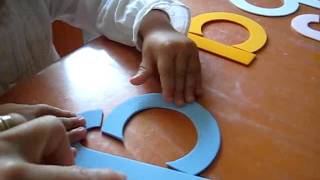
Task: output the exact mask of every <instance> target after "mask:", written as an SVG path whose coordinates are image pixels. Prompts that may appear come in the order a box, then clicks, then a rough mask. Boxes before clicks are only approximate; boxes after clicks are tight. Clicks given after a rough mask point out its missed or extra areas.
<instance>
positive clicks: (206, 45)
mask: <svg viewBox="0 0 320 180" xmlns="http://www.w3.org/2000/svg"><path fill="white" fill-rule="evenodd" d="M188 37H189V38H190V39H191V40H193V41H194V42H195V43H196V44H197V46H198V48H200V49H203V50H205V51H209V52H212V53H215V54H218V55H220V56H223V57H226V58H229V59H231V60H234V61H236V62H238V63H242V64H245V65H249V64H250V63H251V62H252V61H253V60H254V58H255V57H256V55H255V54H253V53H251V52H248V51H244V50H241V49H238V48H235V47H232V46H229V45H225V44H222V43H219V42H217V41H213V40H210V39H207V38H204V37H202V36H199V35H195V34H192V33H188Z"/></svg>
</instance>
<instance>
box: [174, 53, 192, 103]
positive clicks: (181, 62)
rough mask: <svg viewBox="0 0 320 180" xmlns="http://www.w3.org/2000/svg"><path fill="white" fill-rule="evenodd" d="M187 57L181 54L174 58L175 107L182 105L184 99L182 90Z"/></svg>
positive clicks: (185, 54) (186, 54)
mask: <svg viewBox="0 0 320 180" xmlns="http://www.w3.org/2000/svg"><path fill="white" fill-rule="evenodd" d="M188 60H189V55H188V53H186V52H181V53H180V54H179V55H178V56H177V58H176V62H175V63H176V68H175V94H174V97H175V103H176V104H177V105H183V104H184V103H185V99H184V88H185V80H186V75H187V74H186V73H187V65H188Z"/></svg>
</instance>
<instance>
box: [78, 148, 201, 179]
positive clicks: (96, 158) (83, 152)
mask: <svg viewBox="0 0 320 180" xmlns="http://www.w3.org/2000/svg"><path fill="white" fill-rule="evenodd" d="M75 147H76V148H77V149H78V151H77V157H76V160H75V163H76V165H78V166H80V167H84V168H94V169H95V168H98V169H99V168H100V169H101V168H110V169H112V170H114V171H118V172H121V173H123V174H126V175H127V179H128V180H142V179H146V180H180V179H181V180H206V178H202V177H198V176H193V175H189V174H185V173H181V172H178V171H175V170H171V169H167V168H163V167H159V166H155V165H151V164H147V163H143V162H139V161H135V160H131V159H127V158H123V157H119V156H114V155H111V154H107V153H102V152H98V151H95V150H91V149H88V148H86V147H84V146H82V145H81V144H77V145H76V146H75Z"/></svg>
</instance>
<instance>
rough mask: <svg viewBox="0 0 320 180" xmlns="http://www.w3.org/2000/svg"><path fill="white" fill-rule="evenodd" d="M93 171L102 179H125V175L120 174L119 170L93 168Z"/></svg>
mask: <svg viewBox="0 0 320 180" xmlns="http://www.w3.org/2000/svg"><path fill="white" fill-rule="evenodd" d="M95 171H96V173H97V174H99V175H100V177H102V178H103V179H112V180H126V179H127V177H126V176H125V175H124V174H122V173H120V172H115V171H111V170H109V169H99V170H95Z"/></svg>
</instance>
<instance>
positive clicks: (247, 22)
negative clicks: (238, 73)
mask: <svg viewBox="0 0 320 180" xmlns="http://www.w3.org/2000/svg"><path fill="white" fill-rule="evenodd" d="M221 20H225V21H230V22H233V23H237V24H240V25H242V26H243V27H245V28H246V29H247V30H248V31H249V34H250V37H249V39H248V40H247V41H245V42H243V43H241V44H236V45H232V46H229V45H225V44H222V43H219V42H217V41H213V40H210V39H207V38H205V37H203V33H202V26H203V25H204V24H206V23H208V22H211V21H221ZM188 37H189V38H190V39H192V40H193V41H194V42H195V43H196V44H197V46H198V48H200V49H203V50H205V51H209V52H211V53H214V54H218V55H220V56H223V57H226V58H229V59H231V60H234V61H236V62H239V63H242V64H245V65H249V64H250V63H251V62H252V61H253V59H254V58H255V56H256V55H255V54H254V53H253V52H255V51H257V50H259V49H261V48H262V47H263V46H264V45H265V43H266V42H267V34H266V32H265V30H264V29H263V28H262V27H261V26H260V25H259V24H258V23H256V22H255V21H253V20H251V19H249V18H247V17H244V16H240V15H237V14H233V13H225V12H214V13H206V14H201V15H199V16H196V17H194V18H192V21H191V26H190V29H189V34H188Z"/></svg>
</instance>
